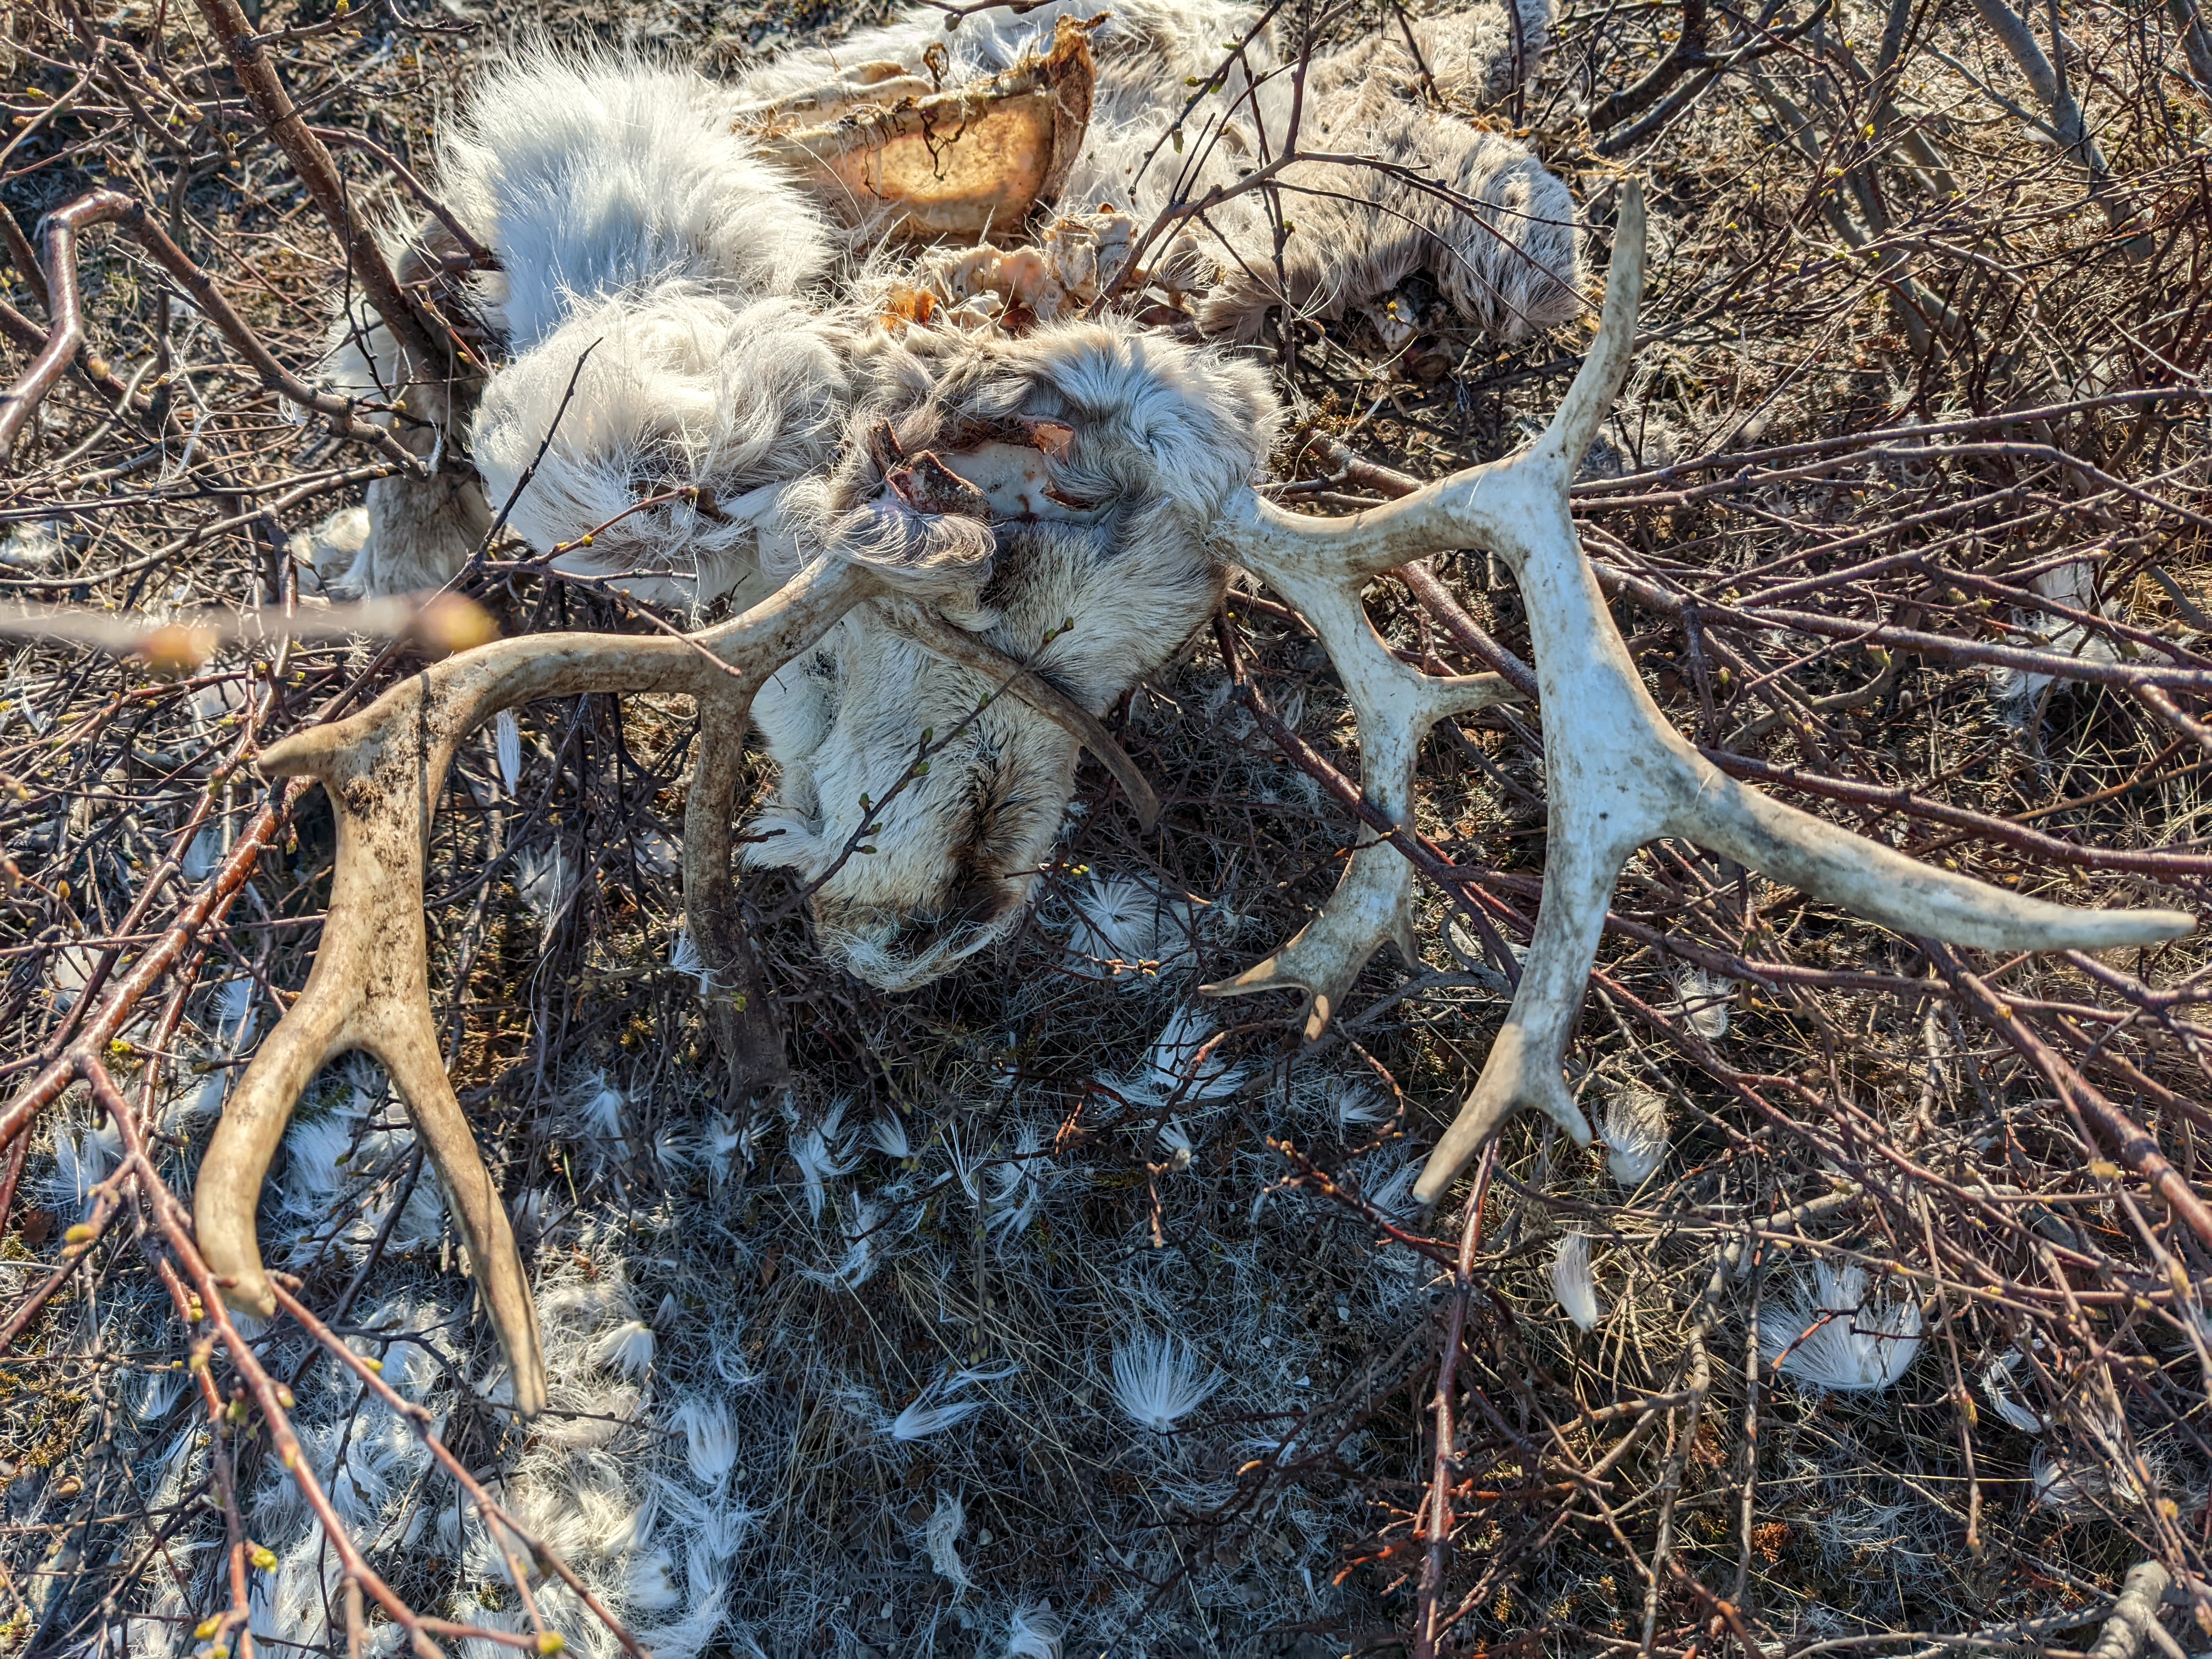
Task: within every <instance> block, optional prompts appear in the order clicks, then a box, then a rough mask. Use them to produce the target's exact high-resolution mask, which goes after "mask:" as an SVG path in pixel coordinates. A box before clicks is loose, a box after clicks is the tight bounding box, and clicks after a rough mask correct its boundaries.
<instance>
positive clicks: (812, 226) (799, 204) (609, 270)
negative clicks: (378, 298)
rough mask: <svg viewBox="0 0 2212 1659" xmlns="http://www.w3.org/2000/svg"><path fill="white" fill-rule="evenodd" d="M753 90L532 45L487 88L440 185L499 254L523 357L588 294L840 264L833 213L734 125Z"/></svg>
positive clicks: (501, 318)
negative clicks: (825, 216)
mask: <svg viewBox="0 0 2212 1659" xmlns="http://www.w3.org/2000/svg"><path fill="white" fill-rule="evenodd" d="M743 101H744V100H742V99H741V98H739V97H738V95H737V94H736V93H735V92H734V91H733V90H732V89H731V88H725V87H720V86H717V85H716V84H715V83H714V82H711V81H708V80H707V79H705V78H704V77H703V76H697V75H692V74H688V73H684V72H681V71H678V70H667V69H662V68H659V67H656V66H654V65H652V64H646V63H641V62H639V61H637V60H636V59H634V58H602V57H591V58H571V57H566V56H560V55H556V54H554V53H551V52H529V53H526V55H524V56H522V57H521V58H518V59H516V60H515V61H514V62H513V63H512V64H508V65H507V66H506V67H505V68H503V69H501V70H499V71H497V72H496V73H495V76H493V77H492V79H491V80H490V81H489V82H487V83H486V84H485V85H484V86H483V88H480V89H479V91H478V93H477V96H476V98H475V99H474V100H473V101H472V102H471V106H470V108H469V111H468V112H467V115H466V116H465V118H464V119H463V121H462V122H461V123H460V125H459V128H458V130H457V131H455V132H454V134H453V136H452V137H448V138H447V142H446V144H445V147H444V149H443V153H442V155H441V159H440V166H439V182H440V185H441V189H443V190H444V191H445V192H446V193H447V200H448V203H449V205H451V207H452V208H453V211H454V213H455V215H456V216H458V217H459V218H460V220H461V222H463V223H464V224H466V225H468V226H469V227H470V228H471V230H473V231H474V232H475V234H477V236H478V237H480V238H482V239H483V240H484V241H485V242H486V244H487V245H488V246H492V247H495V248H496V249H497V250H498V251H499V256H500V264H501V270H499V271H498V272H496V273H490V274H487V275H484V276H478V277H477V279H476V283H477V301H478V304H479V306H480V307H481V308H482V310H483V315H484V318H485V320H486V321H487V322H489V323H490V324H491V325H493V326H494V327H495V329H496V330H497V331H499V332H500V334H501V336H502V337H504V338H505V339H506V341H507V349H509V350H510V351H512V352H514V353H516V354H517V355H520V354H521V353H523V352H525V351H527V350H528V349H530V348H531V347H532V346H534V345H536V344H537V343H538V342H539V341H541V340H543V339H544V338H545V337H546V336H547V335H549V334H550V333H551V332H552V331H553V330H554V329H555V328H556V327H558V326H559V325H560V324H561V323H562V321H563V320H564V319H567V317H568V315H569V314H570V313H572V312H574V310H576V309H577V308H578V306H579V303H580V302H581V301H589V300H592V299H604V298H609V297H611V296H613V295H618V294H623V293H641V292H643V291H645V290H647V289H658V288H661V287H664V286H666V285H669V284H672V283H684V284H691V285H695V286H696V288H697V289H699V290H700V291H701V292H703V293H709V294H716V295H720V296H722V297H723V298H726V299H728V300H732V301H743V300H749V299H756V298H760V297H763V296H766V295H788V294H793V293H796V292H798V291H799V289H801V288H803V287H805V285H806V284H807V283H811V282H812V281H814V280H815V279H816V278H817V277H819V276H822V275H823V272H824V271H825V270H827V269H828V268H829V262H830V258H831V254H832V252H833V249H832V246H831V242H830V238H829V231H828V229H827V228H826V227H825V226H824V225H823V222H822V217H821V215H820V214H819V213H818V212H817V210H815V208H814V207H813V205H812V204H811V203H810V202H808V201H807V200H805V197H802V196H801V195H799V192H798V191H796V190H795V189H794V188H793V186H792V185H790V184H789V183H788V182H787V180H785V179H782V178H781V177H779V176H778V175H777V174H776V173H775V172H773V171H772V170H771V169H769V168H768V167H764V166H763V164H762V162H761V161H760V160H759V158H758V157H757V155H756V154H755V153H754V150H753V147H752V144H751V143H750V140H748V139H747V138H745V137H743V136H742V135H740V134H738V133H737V132H735V131H732V121H733V120H734V118H735V115H736V112H737V111H738V108H739V107H740V106H741V105H742V103H743Z"/></svg>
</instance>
